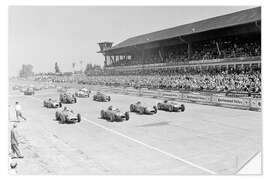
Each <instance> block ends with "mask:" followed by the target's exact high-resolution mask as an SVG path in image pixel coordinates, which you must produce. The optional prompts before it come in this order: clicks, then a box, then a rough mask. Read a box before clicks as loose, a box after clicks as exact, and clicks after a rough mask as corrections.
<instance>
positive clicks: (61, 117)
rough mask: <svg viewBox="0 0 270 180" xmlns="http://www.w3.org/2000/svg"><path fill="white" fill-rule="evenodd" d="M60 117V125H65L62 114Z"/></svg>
mask: <svg viewBox="0 0 270 180" xmlns="http://www.w3.org/2000/svg"><path fill="white" fill-rule="evenodd" d="M59 117H60V123H62V124H64V123H65V117H64V116H63V115H62V114H60V115H59Z"/></svg>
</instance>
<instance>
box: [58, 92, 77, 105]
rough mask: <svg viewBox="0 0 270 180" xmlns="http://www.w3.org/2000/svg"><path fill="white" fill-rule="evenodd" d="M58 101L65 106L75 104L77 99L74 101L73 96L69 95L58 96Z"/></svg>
mask: <svg viewBox="0 0 270 180" xmlns="http://www.w3.org/2000/svg"><path fill="white" fill-rule="evenodd" d="M59 100H60V102H61V103H66V104H68V103H69V104H73V103H77V99H76V97H75V95H74V94H71V93H64V94H60V98H59Z"/></svg>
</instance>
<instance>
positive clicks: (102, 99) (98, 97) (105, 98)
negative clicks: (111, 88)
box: [93, 92, 111, 102]
mask: <svg viewBox="0 0 270 180" xmlns="http://www.w3.org/2000/svg"><path fill="white" fill-rule="evenodd" d="M93 100H94V101H100V102H109V101H111V97H110V96H107V95H105V94H103V93H101V92H97V94H95V95H94V96H93Z"/></svg>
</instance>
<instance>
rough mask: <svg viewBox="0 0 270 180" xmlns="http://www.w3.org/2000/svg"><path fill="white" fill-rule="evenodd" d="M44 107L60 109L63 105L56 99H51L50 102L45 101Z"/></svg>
mask: <svg viewBox="0 0 270 180" xmlns="http://www.w3.org/2000/svg"><path fill="white" fill-rule="evenodd" d="M43 106H44V107H47V108H59V107H62V103H61V102H59V101H57V100H56V99H51V98H49V99H48V100H44V101H43Z"/></svg>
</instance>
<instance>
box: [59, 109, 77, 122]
mask: <svg viewBox="0 0 270 180" xmlns="http://www.w3.org/2000/svg"><path fill="white" fill-rule="evenodd" d="M55 119H56V120H57V121H59V122H60V123H76V122H81V115H80V114H79V113H74V112H73V110H71V109H69V108H67V107H64V109H62V110H57V111H56V112H55Z"/></svg>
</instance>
